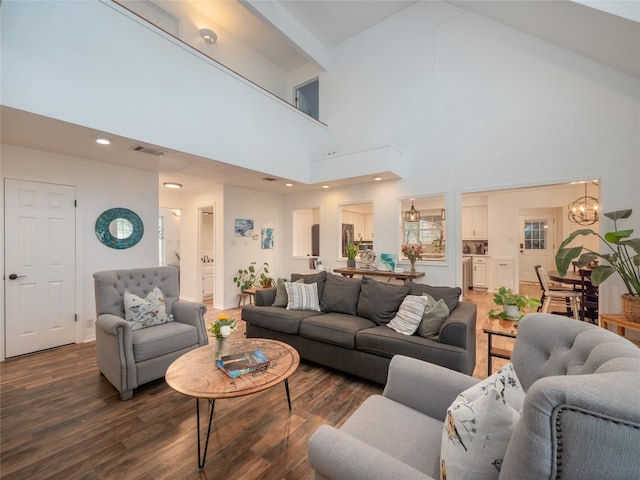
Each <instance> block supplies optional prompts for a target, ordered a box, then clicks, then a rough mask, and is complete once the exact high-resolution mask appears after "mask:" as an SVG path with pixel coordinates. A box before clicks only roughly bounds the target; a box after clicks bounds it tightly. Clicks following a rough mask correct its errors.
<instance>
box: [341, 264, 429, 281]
mask: <svg viewBox="0 0 640 480" xmlns="http://www.w3.org/2000/svg"><path fill="white" fill-rule="evenodd" d="M333 271H334V272H335V273H341V274H342V276H343V277H350V278H351V277H353V276H354V275H370V276H372V277H374V276H375V277H386V278H387V279H388V280H387V281H390V280H391V279H392V278H395V279H396V280H409V281H411V280H413V279H414V278H420V277H424V272H413V273H412V272H401V273H400V272H394V271H392V270H371V269H367V268H356V267H347V268H334V269H333Z"/></svg>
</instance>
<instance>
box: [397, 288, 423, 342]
mask: <svg viewBox="0 0 640 480" xmlns="http://www.w3.org/2000/svg"><path fill="white" fill-rule="evenodd" d="M426 306H427V297H422V296H418V295H407V296H406V297H404V300H403V301H402V303H401V304H400V308H399V309H398V313H396V316H395V317H393V319H392V320H391V321H390V322H389V323H387V327H389V328H392V329H394V330H395V331H396V332H398V333H402V334H403V335H413V334H414V333H416V330H418V326H419V325H420V322H421V321H422V315H423V314H424V309H425V307H426Z"/></svg>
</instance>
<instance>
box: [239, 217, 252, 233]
mask: <svg viewBox="0 0 640 480" xmlns="http://www.w3.org/2000/svg"><path fill="white" fill-rule="evenodd" d="M235 232H236V237H251V236H252V235H253V220H247V219H246V218H236V225H235Z"/></svg>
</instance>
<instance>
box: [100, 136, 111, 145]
mask: <svg viewBox="0 0 640 480" xmlns="http://www.w3.org/2000/svg"><path fill="white" fill-rule="evenodd" d="M96 143H99V144H100V145H111V140H109V139H108V138H104V137H98V138H96Z"/></svg>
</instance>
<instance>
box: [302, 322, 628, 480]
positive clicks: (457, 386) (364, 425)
mask: <svg viewBox="0 0 640 480" xmlns="http://www.w3.org/2000/svg"><path fill="white" fill-rule="evenodd" d="M512 363H513V365H514V368H515V370H516V374H517V375H518V378H519V379H520V382H521V383H522V386H523V387H524V390H525V392H526V397H525V402H524V407H523V409H522V413H521V417H520V420H519V421H518V423H517V425H516V428H515V431H514V432H513V434H512V436H511V439H510V441H509V445H508V448H507V452H506V455H505V457H504V463H503V464H502V468H501V470H500V479H507V480H512V479H518V480H534V479H535V480H540V479H578V478H579V479H581V480H590V479H592V480H595V479H602V478H606V479H608V480H612V479H620V480H622V479H631V478H640V462H639V461H638V445H640V350H639V349H638V348H637V347H636V346H635V345H633V344H632V343H631V342H629V341H627V340H625V339H623V338H621V337H619V336H618V335H615V334H614V333H612V332H609V331H607V330H604V329H602V328H600V327H597V326H594V325H590V324H585V323H583V322H580V321H576V320H573V319H567V318H566V317H561V316H557V315H550V314H530V315H527V316H526V317H525V318H524V319H523V320H522V321H521V322H520V325H519V328H518V337H517V339H516V344H515V348H514V352H513V355H512ZM477 382H478V380H477V379H474V378H472V377H468V376H466V375H463V374H461V373H459V372H455V371H451V370H447V369H445V368H442V367H439V366H437V365H434V364H431V363H426V362H422V361H420V360H416V359H412V358H408V357H401V356H395V357H393V359H392V361H391V365H390V368H389V375H388V381H387V384H386V387H385V390H384V392H383V394H382V395H374V396H372V397H369V398H368V399H367V400H366V401H365V402H364V403H363V404H362V405H361V406H360V407H359V408H358V409H357V410H356V411H355V412H354V414H353V415H352V416H351V417H350V418H349V419H348V420H347V421H346V422H345V424H344V425H343V426H342V427H341V428H340V429H336V428H333V427H331V426H328V425H323V426H321V427H320V428H319V429H318V430H317V431H316V432H315V433H314V435H313V436H312V438H311V439H310V441H309V447H308V448H309V461H310V463H311V465H312V467H313V468H314V469H315V471H316V479H318V480H319V479H350V480H358V479H362V480H365V479H366V480H370V479H385V480H393V479H398V480H400V479H403V480H410V479H431V478H439V469H440V443H441V435H442V426H443V422H444V419H445V414H446V410H447V407H448V406H449V405H450V404H451V402H452V401H453V400H454V399H455V397H456V396H457V395H458V394H459V393H460V392H461V391H463V390H466V389H467V388H468V387H470V386H472V385H474V384H475V383H477Z"/></svg>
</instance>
